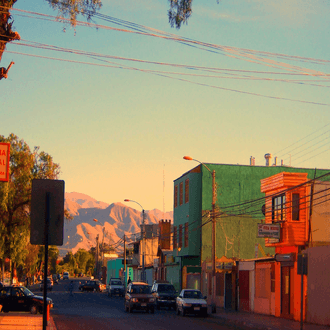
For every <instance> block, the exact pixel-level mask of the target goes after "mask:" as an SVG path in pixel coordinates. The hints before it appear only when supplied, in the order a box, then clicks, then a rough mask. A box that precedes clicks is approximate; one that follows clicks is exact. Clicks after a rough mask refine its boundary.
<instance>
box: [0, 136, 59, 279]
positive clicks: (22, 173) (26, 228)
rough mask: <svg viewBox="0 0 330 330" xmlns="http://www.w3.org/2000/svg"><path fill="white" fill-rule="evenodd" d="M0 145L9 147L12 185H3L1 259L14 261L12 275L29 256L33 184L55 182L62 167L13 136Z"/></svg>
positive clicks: (0, 187)
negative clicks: (42, 181) (38, 180)
mask: <svg viewBox="0 0 330 330" xmlns="http://www.w3.org/2000/svg"><path fill="white" fill-rule="evenodd" d="M0 142H9V143H10V164H9V165H10V169H9V181H8V182H0V237H1V239H0V251H1V252H0V257H1V258H2V259H4V258H6V257H7V258H9V259H11V261H12V274H13V270H14V269H15V268H16V266H18V265H23V264H24V261H25V258H26V257H27V255H28V250H27V246H28V241H29V236H30V202H31V189H32V180H33V179H56V178H57V177H58V175H59V173H60V166H59V164H56V163H54V162H53V158H52V157H51V156H50V155H49V154H47V153H45V152H43V151H39V147H35V148H34V150H33V151H31V150H30V148H29V146H28V145H27V143H26V142H25V141H24V140H20V139H19V138H18V137H17V136H16V135H14V134H10V135H9V137H8V138H5V137H4V136H3V135H0Z"/></svg>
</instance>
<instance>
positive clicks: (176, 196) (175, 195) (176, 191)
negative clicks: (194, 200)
mask: <svg viewBox="0 0 330 330" xmlns="http://www.w3.org/2000/svg"><path fill="white" fill-rule="evenodd" d="M176 207H178V186H174V208H176Z"/></svg>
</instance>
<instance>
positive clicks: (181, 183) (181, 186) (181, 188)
mask: <svg viewBox="0 0 330 330" xmlns="http://www.w3.org/2000/svg"><path fill="white" fill-rule="evenodd" d="M179 195H180V196H179V198H180V205H182V204H183V182H180V188H179Z"/></svg>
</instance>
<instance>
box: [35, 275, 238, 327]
mask: <svg viewBox="0 0 330 330" xmlns="http://www.w3.org/2000/svg"><path fill="white" fill-rule="evenodd" d="M69 283H70V280H69V281H68V280H61V281H60V282H59V284H54V287H53V290H52V291H51V292H49V293H48V297H50V298H52V299H53V302H54V308H53V309H52V311H51V314H52V316H53V319H54V321H55V324H56V327H57V330H73V329H79V330H84V329H86V330H103V329H111V330H117V329H118V330H121V329H125V330H129V329H134V330H139V329H141V330H142V329H143V330H175V329H180V330H183V329H189V330H207V329H213V330H232V329H237V328H235V327H232V326H227V325H225V324H223V322H222V321H221V320H219V319H216V318H214V317H212V316H209V317H208V318H203V317H198V316H185V317H182V316H177V315H176V313H175V311H173V310H171V311H170V310H167V309H161V310H160V311H158V310H156V311H155V314H149V313H145V312H142V311H141V312H139V311H134V312H133V313H132V314H129V313H126V312H125V311H124V298H122V297H108V295H107V293H97V292H80V291H79V290H78V286H79V279H74V294H73V296H70V293H69V290H68V289H69ZM33 291H34V292H35V293H38V294H39V295H40V291H39V292H38V291H35V290H33Z"/></svg>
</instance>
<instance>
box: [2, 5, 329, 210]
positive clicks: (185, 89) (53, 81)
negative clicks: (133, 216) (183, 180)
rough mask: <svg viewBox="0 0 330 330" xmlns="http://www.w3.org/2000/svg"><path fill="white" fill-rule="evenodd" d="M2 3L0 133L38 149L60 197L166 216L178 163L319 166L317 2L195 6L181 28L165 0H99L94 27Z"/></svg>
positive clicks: (323, 145) (323, 8)
mask: <svg viewBox="0 0 330 330" xmlns="http://www.w3.org/2000/svg"><path fill="white" fill-rule="evenodd" d="M14 9H17V10H12V12H11V13H12V17H13V18H14V24H13V26H14V30H15V31H17V32H18V33H19V34H20V36H21V40H20V41H15V42H13V43H10V44H8V46H7V49H6V52H5V53H4V55H3V58H2V61H1V63H0V66H3V67H7V66H8V65H9V63H10V62H11V61H14V62H15V64H14V65H13V66H12V67H11V69H10V71H9V77H8V79H2V80H1V81H0V116H1V117H0V118H1V119H0V135H4V136H8V135H9V134H10V133H14V134H16V135H17V136H18V137H19V138H21V139H23V140H25V141H26V142H27V144H28V145H29V146H30V147H31V149H32V148H33V147H34V146H39V147H40V150H43V151H45V152H47V153H49V154H50V155H51V156H52V157H53V159H54V162H56V163H59V164H60V167H61V175H60V177H59V179H61V180H64V181H65V190H66V192H80V193H84V194H87V195H89V196H91V197H93V198H95V199H96V200H98V201H102V202H106V203H109V204H111V203H115V202H124V199H131V200H134V201H136V202H138V203H139V204H140V205H141V206H142V207H143V208H144V209H145V210H149V209H154V208H157V209H159V210H164V211H170V210H172V209H173V181H174V180H175V179H177V178H178V177H180V176H181V175H182V174H183V173H185V172H187V171H188V170H190V169H191V168H193V167H195V166H196V165H198V164H197V163H196V162H193V161H185V160H183V156H185V155H189V156H191V157H192V158H194V159H197V160H199V161H201V162H205V163H220V164H242V165H249V163H250V157H251V156H253V157H255V163H256V165H265V159H264V155H265V154H266V153H271V154H272V155H273V157H275V156H277V157H278V162H280V160H281V159H283V162H284V164H286V165H291V166H296V167H307V168H315V167H317V168H323V169H324V168H330V143H329V139H330V116H329V111H330V93H329V87H330V80H329V78H330V75H329V74H330V70H329V64H330V55H329V54H330V43H329V39H330V20H329V16H330V4H329V2H328V1H324V0H313V1H311V0H290V1H285V0H278V1H268V0H267V1H261V0H245V1H243V0H221V1H220V2H219V3H217V1H216V0H208V1H201V0H193V7H192V10H193V13H192V16H191V18H190V19H189V21H188V24H187V25H183V26H182V27H181V29H180V30H177V29H175V28H171V27H170V25H169V23H168V18H167V10H168V9H169V2H168V1H166V0H139V1H137V0H121V1H117V0H104V1H103V6H102V8H101V10H100V14H102V15H103V16H102V17H103V18H105V19H101V18H100V16H98V17H95V18H94V19H93V21H92V23H93V24H97V25H98V27H97V28H96V27H95V25H94V26H86V25H83V24H78V25H77V27H76V29H72V28H70V26H68V25H67V24H63V23H61V22H59V21H56V20H55V19H54V16H56V12H54V11H53V10H52V9H51V8H50V7H49V5H48V4H47V3H46V1H42V0H37V1H30V0H18V1H17V3H16V4H15V6H14ZM39 14H43V16H41V15H39ZM78 19H79V21H81V22H86V21H85V20H84V19H83V18H82V17H79V18H78ZM122 21H125V22H126V23H125V24H124V25H118V24H116V22H117V23H118V22H122ZM137 30H139V31H140V33H137ZM141 32H143V33H141ZM55 47H56V48H55ZM47 48H49V49H47ZM69 49H71V51H70V52H69ZM78 51H79V52H78ZM87 63H89V64H87ZM92 64H93V65H92ZM129 206H131V207H133V208H136V209H139V208H140V206H139V205H137V204H135V203H129Z"/></svg>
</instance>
